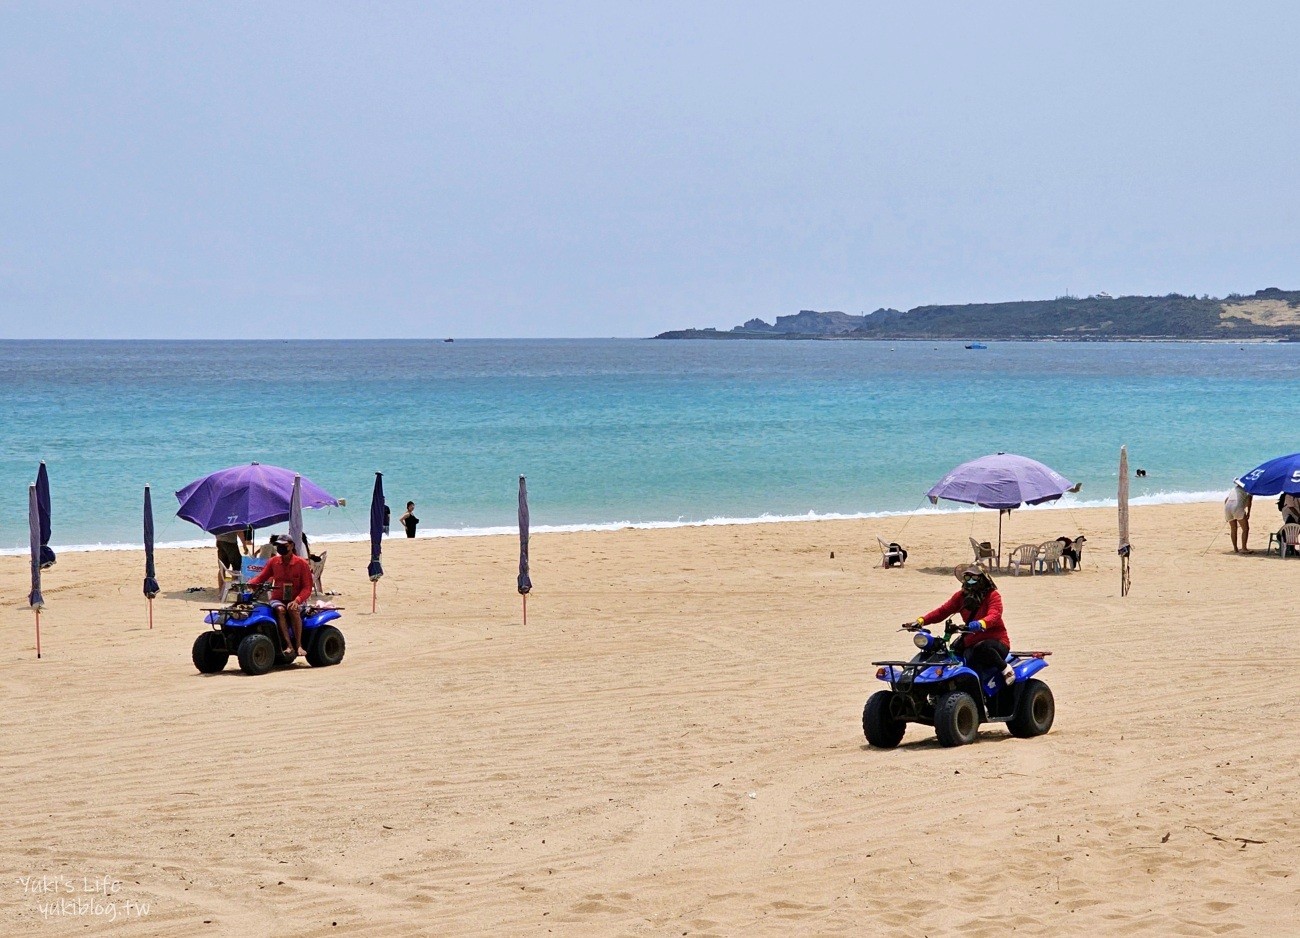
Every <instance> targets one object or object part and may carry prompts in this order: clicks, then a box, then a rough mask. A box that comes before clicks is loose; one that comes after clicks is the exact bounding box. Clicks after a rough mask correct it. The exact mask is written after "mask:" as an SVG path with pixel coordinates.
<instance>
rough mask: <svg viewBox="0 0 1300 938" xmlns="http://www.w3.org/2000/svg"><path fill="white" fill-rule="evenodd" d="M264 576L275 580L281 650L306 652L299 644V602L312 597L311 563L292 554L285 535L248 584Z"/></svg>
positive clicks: (262, 580)
mask: <svg viewBox="0 0 1300 938" xmlns="http://www.w3.org/2000/svg"><path fill="white" fill-rule="evenodd" d="M267 580H274V582H275V586H274V589H273V590H272V592H271V608H272V609H274V610H275V618H276V621H278V622H279V623H280V637H281V638H282V639H283V640H284V653H285V654H286V655H287V656H288V657H290V658H292V657H293V656H294V652H295V651H296V652H297V653H298V654H300V655H305V654H307V653H306V652H305V651H303V648H302V604H303V603H305V602H306V601H307V600H308V599H309V598H310V597H311V591H312V585H313V584H312V578H311V566H310V565H309V564H308V563H307V561H305V560H303V559H302V558H301V557H299V556H297V555H296V554H294V552H293V545H292V544H290V543H289V539H288V538H287V537H282V538H280V539H279V540H277V541H276V542H275V556H274V557H272V558H271V559H270V560H268V561H267V562H266V566H265V567H263V568H262V572H261V573H259V574H258V575H257V576H255V577H253V579H251V580H249V582H248V585H249V586H250V587H251V586H260V585H261V584H262V583H265V582H266V581H267ZM286 620H288V621H287V622H286Z"/></svg>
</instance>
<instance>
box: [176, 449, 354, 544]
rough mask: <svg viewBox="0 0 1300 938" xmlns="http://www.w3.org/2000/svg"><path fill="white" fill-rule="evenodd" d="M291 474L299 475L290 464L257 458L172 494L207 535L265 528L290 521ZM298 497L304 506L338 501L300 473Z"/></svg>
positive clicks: (184, 515)
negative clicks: (278, 463) (257, 461)
mask: <svg viewBox="0 0 1300 938" xmlns="http://www.w3.org/2000/svg"><path fill="white" fill-rule="evenodd" d="M295 478H300V476H299V475H298V474H297V473H295V472H294V471H293V470H291V469H282V468H281V467H279V466H268V465H262V464H261V463H250V464H247V465H242V466H231V467H230V468H229V469H221V470H219V471H217V472H213V473H211V474H210V475H206V476H204V477H203V478H201V479H195V480H194V481H193V482H191V483H190V484H189V485H187V486H185V488H183V489H181V490H180V491H178V492H177V493H176V500H177V501H178V502H180V508H179V509H178V510H177V512H176V515H177V517H179V518H184V519H185V520H186V521H189V522H192V523H193V524H197V525H198V526H199V527H201V528H202V529H203V530H205V531H207V532H208V533H209V534H228V533H229V532H231V531H239V530H242V529H243V528H244V527H246V526H249V525H251V526H252V527H255V528H265V527H269V526H270V525H273V524H278V523H280V522H282V521H288V520H289V500H290V498H291V497H292V495H293V482H294V479H295ZM301 502H302V507H303V508H330V507H334V506H337V505H341V504H343V503H342V502H341V501H340V500H339V499H337V498H335V497H334V496H333V495H331V494H330V493H329V492H327V491H325V490H324V489H323V488H321V487H320V486H319V485H317V484H316V483H314V482H312V481H311V479H308V478H305V477H301Z"/></svg>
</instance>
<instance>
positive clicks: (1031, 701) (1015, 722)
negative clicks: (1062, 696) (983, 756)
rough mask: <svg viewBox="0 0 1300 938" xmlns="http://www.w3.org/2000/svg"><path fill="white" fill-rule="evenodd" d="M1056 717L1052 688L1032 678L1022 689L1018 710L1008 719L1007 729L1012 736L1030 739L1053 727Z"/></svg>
mask: <svg viewBox="0 0 1300 938" xmlns="http://www.w3.org/2000/svg"><path fill="white" fill-rule="evenodd" d="M1055 719H1056V701H1055V700H1054V699H1053V697H1052V689H1051V688H1050V687H1048V686H1047V685H1046V684H1044V683H1043V682H1042V681H1038V680H1035V679H1034V678H1030V679H1029V680H1028V681H1026V682H1025V686H1024V688H1023V689H1022V690H1021V691H1020V701H1019V703H1017V704H1016V712H1015V714H1014V715H1013V716H1012V717H1011V719H1010V720H1008V721H1007V729H1008V730H1009V731H1010V733H1011V735H1012V736H1019V737H1020V738H1022V739H1028V738H1029V737H1030V736H1042V735H1043V734H1044V733H1046V732H1047V731H1048V730H1050V729H1051V728H1052V721H1053V720H1055Z"/></svg>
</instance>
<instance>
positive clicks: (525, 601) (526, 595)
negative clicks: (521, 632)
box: [520, 593, 528, 625]
mask: <svg viewBox="0 0 1300 938" xmlns="http://www.w3.org/2000/svg"><path fill="white" fill-rule="evenodd" d="M520 596H521V598H522V599H523V601H524V625H527V624H528V594H527V593H521V594H520Z"/></svg>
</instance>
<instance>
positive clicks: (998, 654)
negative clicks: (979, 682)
mask: <svg viewBox="0 0 1300 938" xmlns="http://www.w3.org/2000/svg"><path fill="white" fill-rule="evenodd" d="M956 573H957V579H959V580H961V589H959V590H958V591H957V592H955V593H953V594H952V596H951V598H949V600H948V601H947V602H946V603H944V604H943V605H942V606H940V607H939V608H938V609H934V610H932V611H930V612H927V613H926V614H925V615H923V616H918V617H917V618H916V624H917V625H931V624H933V623H935V622H942V621H943V620H944V619H946V618H948V617H949V616H951V615H960V616H961V620H962V622H964V623H966V625H967V627H968V628H970V629H972V630H973V631H971V632H966V633H964V634H963V635H960V636H958V637H957V638H956V639H955V640H954V641H953V642H952V644H951V646H950V647H951V648H952V650H953V651H955V652H958V653H959V654H961V656H962V658H963V659H965V661H966V664H968V665H969V666H970V667H972V668H974V669H975V670H976V671H977V672H987V671H994V670H996V671H1001V672H1002V676H1003V678H1004V679H1005V680H1006V682H1007V683H1008V684H1010V683H1011V682H1012V681H1014V680H1015V672H1013V671H1012V670H1011V667H1010V665H1008V664H1007V663H1006V660H1007V653H1008V652H1010V651H1011V638H1010V636H1008V635H1007V627H1006V625H1005V624H1004V623H1003V622H1002V595H1001V594H1000V593H998V588H997V584H995V583H994V582H993V580H992V578H991V577H990V576H989V575H988V574H987V573H985V572H984V570H983V568H981V567H980V566H978V565H977V564H970V565H968V566H966V567H962V568H960V569H958V570H957V571H956ZM907 624H908V625H911V624H912V623H910V622H909V623H907Z"/></svg>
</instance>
